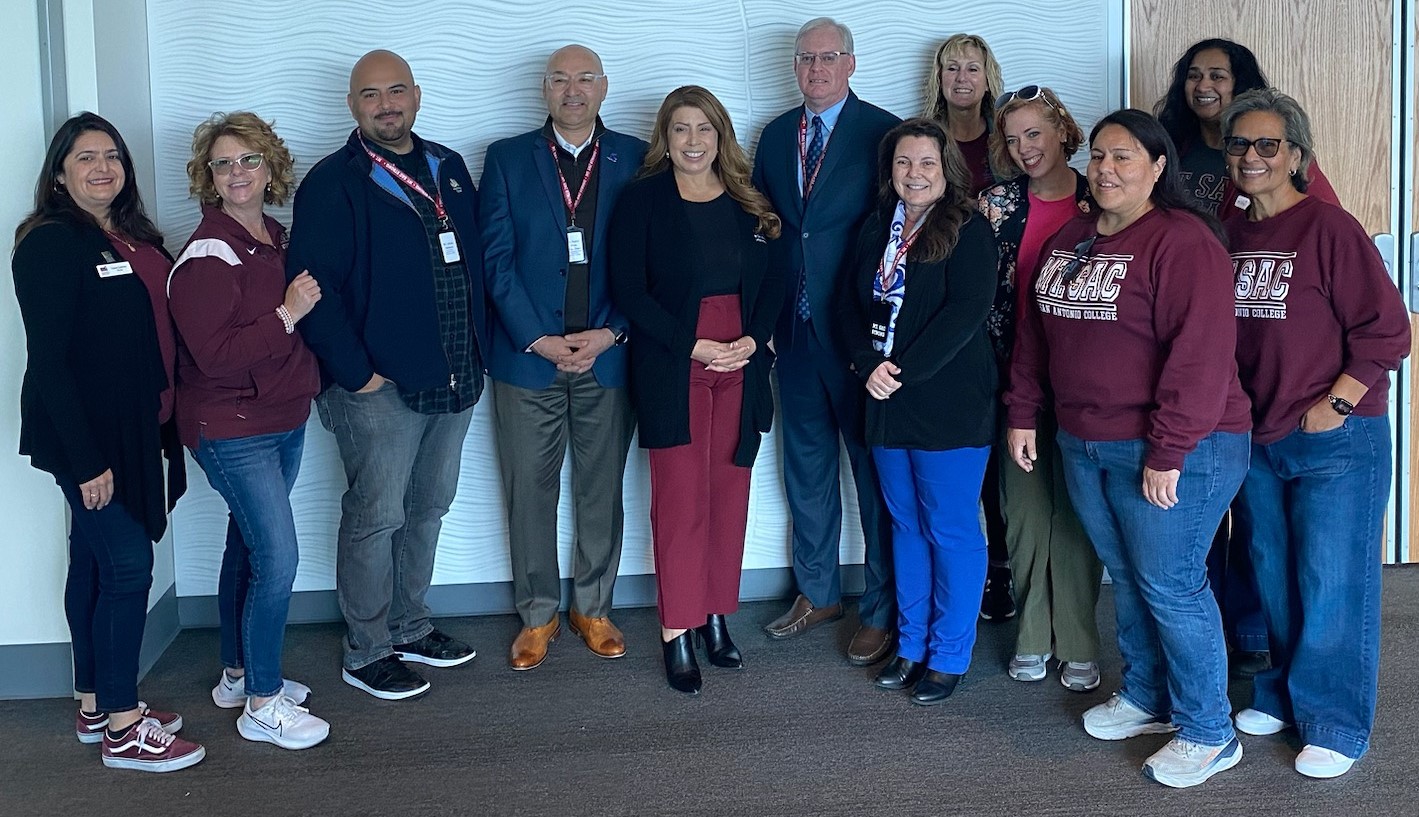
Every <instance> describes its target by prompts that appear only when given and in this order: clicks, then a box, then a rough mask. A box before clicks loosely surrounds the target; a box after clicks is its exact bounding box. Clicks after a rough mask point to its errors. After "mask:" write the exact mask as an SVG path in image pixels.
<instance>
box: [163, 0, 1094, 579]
mask: <svg viewBox="0 0 1419 817" xmlns="http://www.w3.org/2000/svg"><path fill="white" fill-rule="evenodd" d="M1118 2H1119V0H1112V2H1109V1H1108V0H1073V1H1072V2H1066V1H1065V0H1048V2H1040V3H1034V4H1031V6H1030V8H1029V10H1030V12H1031V15H1030V18H1029V19H1025V18H1024V17H1023V15H1022V14H1021V10H1022V8H1023V7H1022V6H1020V5H1019V4H1008V5H1006V4H999V5H997V4H986V3H977V4H944V3H941V2H939V0H935V1H934V2H933V1H928V0H901V1H900V2H896V3H892V4H890V6H888V5H883V4H869V3H866V2H811V3H810V2H801V0H793V1H791V2H782V1H771V0H745V2H713V3H701V4H699V5H697V6H695V7H694V9H693V15H688V14H687V9H686V8H685V7H680V6H673V5H667V4H664V3H661V2H647V0H626V1H625V2H618V3H615V4H611V3H607V2H596V1H595V0H593V2H589V3H584V4H580V5H570V4H563V3H554V2H546V0H529V1H528V2H519V3H513V2H501V1H497V2H489V1H488V0H483V1H482V2H473V0H437V2H429V1H428V0H424V2H418V3H398V4H392V3H388V2H374V0H304V2H302V3H300V4H295V3H292V2H290V1H289V0H247V2H246V3H244V4H243V5H242V7H241V14H242V19H243V20H259V21H263V22H262V25H261V26H260V27H259V28H257V29H252V30H250V31H247V32H245V33H246V34H249V35H256V36H232V35H235V34H237V33H238V31H237V29H239V28H240V26H238V25H236V24H235V22H234V21H233V19H232V18H231V16H230V15H231V12H232V6H231V5H230V4H228V3H219V2H215V0H149V2H148V14H149V18H148V31H149V40H150V44H151V64H150V68H151V75H152V79H151V82H152V89H153V99H152V107H153V132H154V139H155V153H156V157H157V185H158V195H157V199H156V201H155V202H153V204H154V209H155V211H156V215H157V218H158V221H159V223H160V225H161V226H162V228H163V230H164V232H165V233H166V234H167V235H168V236H169V239H170V243H171V244H173V245H174V246H176V245H178V244H180V243H181V242H182V240H183V239H184V238H185V237H186V236H187V235H188V234H189V233H191V231H192V230H193V229H194V228H195V227H196V225H197V220H198V211H197V206H196V204H195V203H194V202H192V201H190V200H189V199H188V198H187V182H186V178H185V175H184V170H183V168H184V165H185V163H186V161H187V158H188V151H189V149H190V140H191V134H192V129H193V127H194V126H195V125H196V124H197V123H198V122H200V121H201V120H203V119H204V118H206V117H207V116H208V115H209V114H210V113H211V112H213V111H216V110H226V111H230V110H241V109H246V110H254V111H256V112H257V113H259V114H261V115H262V116H264V117H266V118H268V119H275V121H276V126H277V130H278V132H279V133H280V134H281V135H282V136H283V137H284V138H285V140H286V143H287V145H288V146H289V147H290V149H291V152H292V153H293V154H295V156H296V159H297V166H296V170H297V174H298V175H301V174H304V172H305V171H306V170H307V169H308V168H309V167H310V166H311V165H312V164H313V163H314V162H315V161H317V160H319V159H320V157H322V156H324V155H326V154H327V153H329V152H331V151H332V150H334V149H336V148H337V147H339V146H340V145H341V144H342V143H343V142H344V141H345V138H346V137H347V135H348V134H349V131H350V129H351V128H352V127H353V123H352V122H351V119H350V115H349V111H348V110H347V109H346V106H345V94H346V91H347V82H348V77H349V69H350V66H351V65H352V64H353V63H354V61H355V59H357V58H358V57H359V55H360V54H363V53H364V52H365V51H368V50H370V49H372V48H390V49H393V50H395V51H397V52H399V53H400V54H402V55H403V56H405V57H406V58H407V59H408V60H409V62H410V63H411V65H412V66H413V69H414V76H415V80H416V81H417V82H418V83H419V85H420V87H421V88H422V89H423V109H422V110H421V111H420V113H419V118H418V125H417V128H416V129H417V130H418V132H419V133H420V134H421V135H423V136H426V137H428V138H430V139H433V140H435V141H438V142H442V143H444V144H446V145H448V146H450V147H452V148H454V149H456V150H458V151H460V152H461V153H462V154H463V156H464V157H465V158H466V159H467V161H468V165H469V167H470V169H471V170H472V171H473V174H474V178H475V179H476V178H477V176H478V174H479V173H480V171H481V168H482V163H483V151H484V150H485V149H486V148H487V146H488V144H489V143H490V142H492V141H493V140H495V139H500V138H503V137H506V136H511V135H514V134H517V133H521V132H523V131H526V130H529V129H530V128H533V127H535V126H537V125H538V124H540V123H541V122H542V120H543V119H544V118H545V116H546V111H545V109H544V108H543V106H542V101H541V96H540V94H539V90H538V86H539V82H540V76H541V73H542V70H543V66H544V64H545V61H546V57H547V55H548V54H549V53H551V52H552V51H553V50H554V49H556V48H557V47H559V46H561V45H564V44H566V43H568V42H582V43H585V44H587V45H589V46H591V47H592V48H595V49H596V50H597V51H598V52H600V54H601V55H602V57H603V58H604V60H605V63H606V69H607V73H608V74H609V75H610V95H609V97H608V98H607V101H606V103H605V105H604V106H603V108H602V116H603V118H604V119H605V120H606V122H607V123H608V124H609V125H610V126H611V127H614V128H616V129H618V130H622V131H626V132H629V133H633V134H637V135H640V136H645V135H646V132H647V130H648V128H649V126H650V123H651V121H652V119H653V118H654V114H655V110H656V108H657V106H658V105H659V104H660V101H661V100H662V99H663V98H664V96H665V93H666V92H667V91H669V90H670V89H672V88H674V87H675V86H677V85H681V84H685V83H697V84H701V85H704V86H706V87H708V88H710V89H711V90H712V91H714V92H715V93H716V94H717V95H718V96H719V97H720V98H721V99H722V100H723V101H724V103H725V105H726V107H727V108H728V109H729V112H730V114H731V116H732V117H733V119H734V123H735V125H736V128H737V130H738V137H739V140H740V142H741V143H743V144H744V145H745V146H746V147H747V148H750V149H752V147H753V145H754V143H755V141H756V140H757V138H758V133H759V130H760V129H761V128H762V127H763V126H764V125H765V124H766V123H767V122H768V121H769V120H770V119H772V118H773V117H774V116H775V115H777V114H778V113H780V112H782V111H783V110H786V109H787V108H789V107H791V106H793V105H794V104H796V103H798V102H799V101H800V100H799V98H798V93H797V86H796V84H795V82H794V79H793V75H792V71H791V64H790V62H791V57H790V52H791V51H792V46H793V35H794V33H795V32H796V31H797V28H798V26H799V25H800V24H801V23H802V22H803V21H804V20H807V19H808V18H810V17H813V16H817V15H820V14H831V15H834V16H836V17H838V18H839V19H840V20H842V21H843V22H846V23H847V24H848V25H850V26H851V27H852V28H853V32H854V34H855V36H856V44H855V50H856V52H857V54H858V71H857V74H856V76H855V77H854V78H853V87H854V89H855V90H856V91H857V92H858V94H859V95H860V96H862V97H863V98H864V99H866V100H868V101H870V102H873V103H875V104H877V105H880V106H882V107H884V108H887V109H889V110H891V111H893V112H894V113H897V114H899V115H902V116H909V115H913V114H915V113H918V112H919V111H920V109H921V101H922V100H921V97H922V94H921V89H922V85H923V83H924V81H925V78H926V72H927V71H928V69H929V67H930V61H931V54H932V52H933V50H934V48H935V47H936V45H937V44H939V43H940V42H941V41H942V40H943V39H945V38H946V37H947V36H949V35H951V34H952V33H955V32H957V31H972V32H975V33H979V34H982V35H984V36H985V37H986V39H987V40H988V41H989V42H990V43H991V44H992V46H993V47H994V48H995V49H996V51H997V52H998V54H999V56H1000V59H1001V62H1002V63H1003V65H1004V69H1005V81H1006V85H1007V86H1008V87H1016V86H1019V85H1023V84H1026V83H1030V82H1043V83H1046V84H1049V85H1051V86H1052V87H1054V88H1055V89H1056V90H1057V91H1059V92H1060V95H1061V96H1062V97H1063V98H1064V100H1065V101H1066V103H1067V104H1068V105H1069V106H1070V107H1071V109H1072V110H1073V111H1074V112H1075V115H1076V116H1077V117H1078V118H1079V119H1080V121H1081V123H1082V124H1084V125H1085V127H1086V128H1087V127H1088V126H1089V125H1091V124H1092V123H1093V121H1094V119H1096V118H1097V117H1098V116H1099V115H1101V114H1102V113H1104V112H1105V111H1106V110H1108V109H1109V108H1111V107H1112V106H1113V105H1114V104H1115V103H1116V102H1117V100H1118V99H1119V96H1120V95H1119V90H1118V89H1116V88H1111V87H1108V76H1109V68H1110V66H1109V64H1108V59H1109V54H1110V53H1111V48H1114V49H1116V48H1117V32H1112V31H1110V30H1109V29H1108V20H1109V18H1110V8H1111V7H1112V6H1115V5H1117V4H1118ZM396 6H397V7H398V8H397V9H396V8H395V7H396ZM887 9H889V10H890V14H884V13H883V10H887ZM690 16H693V19H694V24H693V26H692V27H690V26H687V25H686V24H685V20H686V19H687V18H688V17H690ZM1040 20H1048V21H1049V24H1048V25H1041V24H1040V23H1039V22H1038V21H1040ZM212 21H218V22H216V23H213V22H212ZM371 23H373V24H371ZM396 23H397V25H395V24H396ZM1060 43H1070V44H1071V45H1070V48H1069V49H1068V50H1067V51H1066V50H1063V49H1061V48H1060V47H1059V44H1060ZM1115 68H1116V67H1115ZM275 215H276V217H277V218H279V219H281V220H282V221H284V222H286V223H289V219H290V213H289V210H285V211H276V212H275ZM495 457H496V452H495V451H494V448H493V445H492V429H491V427H490V415H489V411H488V404H487V403H486V402H484V403H482V404H480V405H479V406H478V408H477V409H476V410H475V413H474V420H473V425H472V428H471V430H470V431H469V434H468V440H467V442H466V444H465V446H464V467H463V475H462V478H461V479H460V484H459V490H458V497H457V499H456V500H455V501H454V507H453V510H452V511H451V512H450V513H449V515H448V517H447V519H446V520H445V523H444V529H443V536H442V539H441V541H440V547H439V559H438V566H437V570H436V573H435V577H434V580H435V582H436V583H439V584H453V583H471V582H488V581H503V580H507V579H508V578H509V564H508V557H507V546H506V521H505V519H504V514H503V510H502V504H501V494H500V491H501V488H500V485H499V480H498V476H497V463H496V461H495V459H494V458H495ZM846 467H847V466H846V462H844V463H843V469H844V471H846ZM192 476H193V479H192V482H193V484H192V488H191V490H190V491H189V492H188V495H187V497H185V498H184V499H183V500H182V502H181V504H180V505H179V506H178V509H177V512H176V513H175V515H174V521H173V527H174V531H175V534H176V537H177V546H176V561H177V588H178V593H179V595H182V596H192V595H206V594H211V593H214V592H215V588H216V576H217V567H218V564H219V561H220V555H221V549H222V544H223V529H224V525H225V521H224V520H225V511H226V509H225V506H224V504H223V503H222V501H221V499H220V498H219V497H218V496H217V495H216V494H215V493H214V492H213V491H212V490H211V489H210V488H209V487H208V486H207V485H206V484H205V483H204V482H203V479H202V476H201V472H200V471H199V470H197V468H196V465H195V463H194V464H192ZM343 481H344V477H343V473H342V471H341V468H340V463H339V459H338V456H337V455H336V451H335V443H334V439H333V438H332V437H331V436H330V435H329V434H328V433H326V432H325V430H324V429H322V428H321V427H320V424H319V422H318V421H314V420H313V421H312V422H311V424H310V426H309V430H308V432H307V438H306V454H305V461H304V465H303V470H302V472H301V477H300V481H299V482H298V483H297V485H296V490H295V494H294V496H293V502H294V504H295V507H296V525H297V532H298V534H299V536H300V540H301V554H302V564H301V570H300V575H299V577H298V579H297V582H296V589H298V590H320V589H329V588H331V587H333V586H334V564H335V560H334V542H335V530H336V526H337V524H338V520H339V514H340V499H339V495H340V491H341V490H342V488H343ZM566 482H567V480H566V477H565V475H564V478H563V486H564V495H565V494H566V493H567V491H566V490H565V489H566ZM626 483H627V492H626V543H625V555H624V558H623V561H622V572H623V573H628V574H634V573H648V572H650V571H651V570H652V560H651V552H650V532H649V525H648V518H649V482H648V469H647V467H646V461H645V455H644V453H643V452H641V451H638V450H636V451H633V452H632V455H631V462H630V467H629V468H628V471H627V475H626ZM844 505H845V506H846V507H847V509H848V512H849V519H850V521H849V523H848V524H845V525H844V536H843V545H842V547H843V558H844V561H860V560H861V555H862V543H861V534H860V532H854V531H855V524H856V519H855V513H856V501H855V497H854V496H853V494H852V489H851V487H850V486H849V487H847V488H845V490H844ZM558 513H559V518H560V521H561V526H560V528H561V533H560V537H559V538H560V547H561V553H562V568H563V573H564V574H565V573H566V571H567V569H568V567H569V564H570V549H571V511H570V508H569V506H568V503H567V502H565V501H564V502H563V504H562V507H561V508H560V509H559V512H558ZM788 534H789V523H788V518H787V510H786V506H785V504H784V500H783V481H782V477H781V473H780V460H779V448H778V435H777V433H775V434H772V435H770V436H769V438H768V439H767V440H766V441H765V445H764V447H763V449H762V451H761V453H760V455H759V461H758V464H757V467H756V468H755V474H754V481H753V493H752V496H751V506H750V513H749V531H748V546H747V551H746V555H745V567H747V568H755V567H782V566H784V565H787V564H788V555H789V554H788Z"/></svg>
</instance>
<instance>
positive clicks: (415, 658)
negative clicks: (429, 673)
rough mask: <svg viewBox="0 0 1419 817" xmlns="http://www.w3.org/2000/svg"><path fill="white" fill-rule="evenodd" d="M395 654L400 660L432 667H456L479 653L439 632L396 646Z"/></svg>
mask: <svg viewBox="0 0 1419 817" xmlns="http://www.w3.org/2000/svg"><path fill="white" fill-rule="evenodd" d="M394 652H395V654H396V655H398V656H399V658H400V660H403V661H412V662H413V663H415V664H428V665H429V666H431V667H456V666H458V665H459V664H463V663H467V662H468V661H472V660H473V656H475V655H477V654H478V653H476V652H474V651H473V648H472V647H470V646H468V645H467V644H464V643H463V642H462V641H459V640H458V639H456V638H450V637H449V636H447V635H444V634H443V633H441V632H439V631H438V630H431V631H430V632H429V634H428V635H426V636H424V637H423V638H421V639H419V640H418V641H411V642H410V643H408V644H395V645H394Z"/></svg>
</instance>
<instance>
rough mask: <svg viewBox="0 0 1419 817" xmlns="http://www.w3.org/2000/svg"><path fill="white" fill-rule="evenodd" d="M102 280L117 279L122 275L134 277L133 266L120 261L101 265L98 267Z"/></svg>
mask: <svg viewBox="0 0 1419 817" xmlns="http://www.w3.org/2000/svg"><path fill="white" fill-rule="evenodd" d="M96 269H98V271H99V277H100V278H117V277H118V276H120V275H132V274H133V265H132V264H130V263H128V262H127V261H118V262H115V263H113V264H99V265H98V267H96Z"/></svg>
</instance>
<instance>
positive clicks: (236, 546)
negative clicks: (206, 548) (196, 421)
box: [192, 426, 305, 698]
mask: <svg viewBox="0 0 1419 817" xmlns="http://www.w3.org/2000/svg"><path fill="white" fill-rule="evenodd" d="M304 446H305V426H300V427H297V428H295V429H293V430H291V431H285V432H281V433H277V434H261V435H257V436H254V437H236V438H234V439H230V440H209V439H206V438H205V437H204V438H202V440H201V442H200V444H199V445H198V447H197V449H196V450H195V451H193V452H192V454H193V456H194V457H196V458H197V463H198V464H199V465H201V466H202V471H203V472H204V473H206V475H207V481H208V482H210V483H212V487H213V488H215V489H216V490H217V493H219V494H221V495H222V498H223V499H225V500H226V501H227V507H228V508H230V509H231V513H230V514H229V515H228V517H227V548H226V551H225V552H223V554H222V572H221V576H220V577H219V579H218V580H217V609H218V611H219V615H220V617H221V623H222V641H221V644H222V646H221V652H222V663H223V664H224V665H226V666H228V667H231V668H233V669H235V668H239V667H245V668H246V678H245V684H246V694H247V695H255V696H257V697H261V698H269V697H271V696H273V695H276V694H277V693H279V692H280V691H281V688H282V686H283V684H284V683H285V682H284V681H283V680H282V677H281V651H282V649H283V647H284V646H285V643H286V614H287V612H288V611H289V609H290V606H291V586H292V585H293V584H295V581H296V565H297V563H298V562H299V561H300V548H299V546H298V545H297V544H296V522H295V518H294V517H293V516H292V514H291V488H292V487H293V486H294V485H295V484H296V475H297V474H298V473H300V470H301V450H302V449H303V448H304Z"/></svg>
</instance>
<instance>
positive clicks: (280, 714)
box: [237, 695, 330, 749]
mask: <svg viewBox="0 0 1419 817" xmlns="http://www.w3.org/2000/svg"><path fill="white" fill-rule="evenodd" d="M237 731H238V732H240V733H241V736H242V737H244V738H246V739H247V740H256V741H266V742H267V743H274V744H276V745H277V746H280V747H281V748H283V749H309V748H310V747H312V746H314V745H316V744H317V743H320V742H321V741H323V740H325V739H326V738H328V737H330V724H328V723H326V722H325V721H323V720H321V719H320V718H317V717H316V716H314V715H312V714H310V710H309V709H306V708H305V707H303V706H297V705H296V702H295V701H292V700H291V699H290V698H287V697H286V696H285V695H277V696H276V697H274V698H272V699H271V700H269V701H267V702H266V705H265V706H263V707H261V708H260V709H257V710H252V708H251V699H250V698H248V699H247V701H246V705H245V706H244V707H243V708H242V712H241V717H240V718H237Z"/></svg>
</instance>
